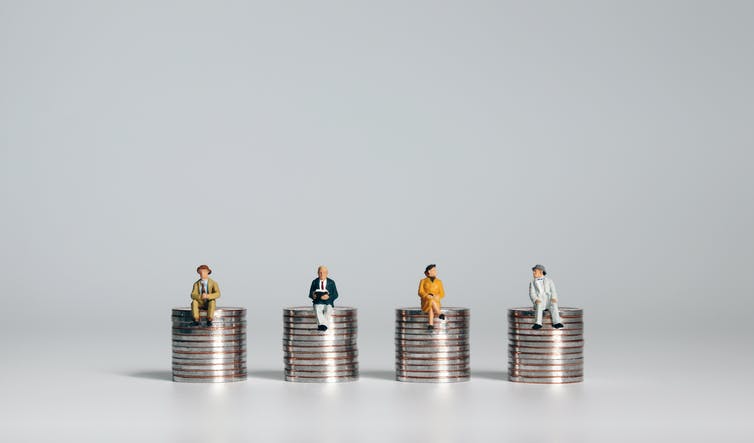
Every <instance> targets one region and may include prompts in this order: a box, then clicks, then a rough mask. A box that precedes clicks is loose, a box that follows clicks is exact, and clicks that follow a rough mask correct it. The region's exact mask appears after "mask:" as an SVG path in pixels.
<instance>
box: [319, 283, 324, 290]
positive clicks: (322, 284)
mask: <svg viewBox="0 0 754 443" xmlns="http://www.w3.org/2000/svg"><path fill="white" fill-rule="evenodd" d="M319 284H320V285H321V286H322V288H321V289H322V290H323V291H324V290H325V282H323V281H320V282H319Z"/></svg>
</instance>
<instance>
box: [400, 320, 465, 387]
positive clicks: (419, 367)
mask: <svg viewBox="0 0 754 443" xmlns="http://www.w3.org/2000/svg"><path fill="white" fill-rule="evenodd" d="M442 313H443V314H445V320H440V319H437V318H436V319H435V322H434V323H435V329H434V330H431V331H430V330H427V325H428V324H429V323H428V320H427V314H426V313H424V312H422V311H421V309H416V308H399V309H396V310H395V379H396V380H398V381H408V382H424V383H446V382H457V381H468V380H469V378H470V377H471V373H470V367H469V310H468V309H466V308H442Z"/></svg>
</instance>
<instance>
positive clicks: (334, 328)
mask: <svg viewBox="0 0 754 443" xmlns="http://www.w3.org/2000/svg"><path fill="white" fill-rule="evenodd" d="M317 327H318V325H317V324H316V323H311V324H308V323H298V324H296V325H295V326H291V325H283V331H285V332H289V333H291V334H299V333H302V332H312V333H314V332H316V333H318V334H330V333H335V334H342V333H344V332H351V331H358V330H359V327H358V326H356V324H355V323H354V324H343V325H330V326H329V327H328V328H327V331H324V332H323V331H320V330H318V329H317Z"/></svg>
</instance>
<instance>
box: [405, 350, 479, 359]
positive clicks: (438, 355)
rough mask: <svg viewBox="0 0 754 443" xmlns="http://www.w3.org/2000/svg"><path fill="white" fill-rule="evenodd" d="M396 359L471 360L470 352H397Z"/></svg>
mask: <svg viewBox="0 0 754 443" xmlns="http://www.w3.org/2000/svg"><path fill="white" fill-rule="evenodd" d="M395 358H396V359H399V358H400V359H417V360H419V359H424V360H427V359H430V358H435V359H438V360H439V359H451V360H452V359H458V358H469V352H468V351H458V352H396V353H395Z"/></svg>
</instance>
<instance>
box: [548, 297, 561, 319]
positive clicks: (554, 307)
mask: <svg viewBox="0 0 754 443" xmlns="http://www.w3.org/2000/svg"><path fill="white" fill-rule="evenodd" d="M547 310H548V311H550V318H551V319H552V324H553V325H562V324H563V323H562V322H561V321H560V312H559V311H558V302H557V301H554V302H553V301H550V307H549V308H548V309H547Z"/></svg>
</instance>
